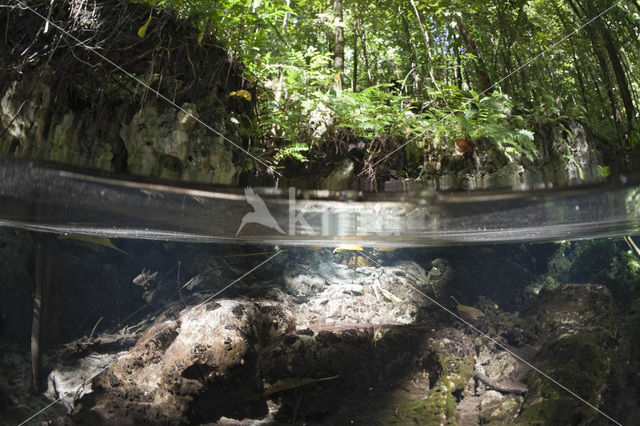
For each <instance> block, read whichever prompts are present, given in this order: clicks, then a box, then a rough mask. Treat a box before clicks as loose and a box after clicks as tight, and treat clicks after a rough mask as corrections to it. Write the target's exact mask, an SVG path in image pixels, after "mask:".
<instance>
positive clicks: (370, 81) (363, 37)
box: [355, 19, 373, 87]
mask: <svg viewBox="0 0 640 426" xmlns="http://www.w3.org/2000/svg"><path fill="white" fill-rule="evenodd" d="M355 23H356V24H357V25H358V35H359V36H360V46H361V47H362V59H364V69H365V71H366V72H367V87H370V86H371V85H372V84H373V77H372V74H371V65H370V64H371V62H370V61H369V52H368V51H367V36H366V34H365V31H364V28H363V27H362V22H360V20H359V19H358V20H356V21H355Z"/></svg>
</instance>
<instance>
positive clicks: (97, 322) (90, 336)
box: [89, 317, 104, 340]
mask: <svg viewBox="0 0 640 426" xmlns="http://www.w3.org/2000/svg"><path fill="white" fill-rule="evenodd" d="M102 318H104V317H100V319H98V321H96V325H94V326H93V328H92V329H91V334H90V335H89V340H91V338H92V337H93V333H95V332H96V328H97V327H98V324H100V321H102Z"/></svg>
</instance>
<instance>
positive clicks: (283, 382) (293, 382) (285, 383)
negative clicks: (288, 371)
mask: <svg viewBox="0 0 640 426" xmlns="http://www.w3.org/2000/svg"><path fill="white" fill-rule="evenodd" d="M337 378H338V376H331V377H323V378H320V379H312V378H310V377H303V378H298V377H287V378H284V379H280V380H278V381H277V382H275V383H274V384H273V385H271V386H269V387H268V388H267V389H265V391H264V396H269V395H273V394H274V393H277V392H282V391H286V390H289V389H295V388H299V387H300V386H304V385H308V384H310V383H315V382H323V381H325V380H333V379H337Z"/></svg>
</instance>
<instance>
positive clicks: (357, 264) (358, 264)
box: [347, 256, 371, 269]
mask: <svg viewBox="0 0 640 426" xmlns="http://www.w3.org/2000/svg"><path fill="white" fill-rule="evenodd" d="M347 266H348V267H349V268H352V269H357V268H365V267H368V266H371V262H370V261H369V259H367V258H366V257H364V256H351V257H350V258H349V261H348V262H347Z"/></svg>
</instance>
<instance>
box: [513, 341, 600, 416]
mask: <svg viewBox="0 0 640 426" xmlns="http://www.w3.org/2000/svg"><path fill="white" fill-rule="evenodd" d="M607 335H608V333H604V332H601V331H583V332H579V333H576V334H574V335H571V336H564V337H561V338H559V339H557V340H556V341H555V342H553V343H551V344H550V345H549V346H548V347H547V348H546V349H545V350H544V353H545V354H546V355H547V360H546V361H545V362H544V363H543V364H542V365H541V366H540V369H541V370H542V371H544V372H545V373H547V374H548V375H549V376H551V377H553V378H554V379H555V380H557V381H558V382H559V383H561V384H562V385H564V386H566V387H567V388H569V389H571V390H572V391H573V392H575V393H576V394H577V395H579V396H580V397H581V398H584V399H585V400H587V401H589V403H590V404H593V405H594V406H596V407H597V406H599V405H600V403H601V396H602V391H603V390H604V387H605V384H606V379H607V377H608V374H609V367H610V354H609V353H608V349H607V345H605V340H606V339H607ZM532 374H535V373H532ZM597 415H598V413H597V412H596V411H595V410H593V409H592V408H590V407H589V406H587V405H586V404H584V403H582V402H581V401H579V400H578V399H576V398H575V397H574V396H572V395H571V394H569V393H568V392H567V391H565V390H563V389H561V388H560V387H558V386H557V385H556V384H554V383H552V382H551V381H549V380H548V379H547V378H546V377H542V376H540V375H538V374H536V375H535V376H532V380H530V381H529V393H528V395H527V401H526V403H525V406H524V407H523V412H522V414H521V415H520V416H519V417H518V421H521V422H522V423H523V424H532V425H535V424H583V423H589V422H590V421H592V420H594V419H595V418H596V416H597Z"/></svg>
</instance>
